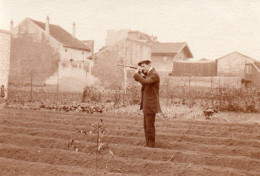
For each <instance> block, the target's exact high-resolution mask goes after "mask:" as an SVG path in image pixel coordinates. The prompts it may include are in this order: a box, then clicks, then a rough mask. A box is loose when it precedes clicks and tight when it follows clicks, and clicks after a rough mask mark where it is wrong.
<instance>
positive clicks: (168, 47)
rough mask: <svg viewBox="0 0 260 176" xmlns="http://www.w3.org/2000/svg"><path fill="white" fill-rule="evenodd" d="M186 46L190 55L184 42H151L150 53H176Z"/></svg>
mask: <svg viewBox="0 0 260 176" xmlns="http://www.w3.org/2000/svg"><path fill="white" fill-rule="evenodd" d="M185 47H187V49H188V52H189V55H190V57H193V56H192V53H191V52H190V50H189V48H188V45H187V43H186V42H182V43H159V42H158V43H153V44H152V53H153V54H154V53H162V54H176V53H179V52H180V51H181V50H182V49H184V48H185Z"/></svg>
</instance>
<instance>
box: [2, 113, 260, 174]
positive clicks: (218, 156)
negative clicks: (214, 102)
mask: <svg viewBox="0 0 260 176" xmlns="http://www.w3.org/2000/svg"><path fill="white" fill-rule="evenodd" d="M100 119H102V122H103V123H102V126H103V127H104V128H105V129H107V131H106V133H105V134H103V137H102V138H100V139H101V141H102V143H104V146H103V147H102V148H101V149H100V152H99V153H97V152H96V150H97V135H96V133H95V131H94V130H95V129H94V128H93V126H96V125H97V124H100ZM83 132H84V133H83ZM72 140H74V141H77V142H76V143H75V142H74V144H73V145H70V144H71V143H72ZM75 148H76V149H77V150H75ZM259 165H260V124H258V123H241V122H225V121H206V120H195V119H188V120H187V119H186V120H184V119H167V118H157V120H156V146H155V148H147V147H145V138H144V132H143V120H142V118H140V117H129V116H113V115H103V114H95V115H90V114H86V113H75V112H69V113H66V112H57V111H54V112H53V111H40V110H26V111H25V110H19V109H15V110H14V109H1V112H0V175H260V168H259Z"/></svg>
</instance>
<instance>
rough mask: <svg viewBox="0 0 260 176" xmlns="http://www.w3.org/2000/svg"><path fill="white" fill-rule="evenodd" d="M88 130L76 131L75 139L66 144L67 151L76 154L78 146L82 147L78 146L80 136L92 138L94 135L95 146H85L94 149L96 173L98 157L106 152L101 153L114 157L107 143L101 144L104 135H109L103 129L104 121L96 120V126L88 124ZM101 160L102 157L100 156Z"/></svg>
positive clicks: (107, 131)
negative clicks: (72, 151)
mask: <svg viewBox="0 0 260 176" xmlns="http://www.w3.org/2000/svg"><path fill="white" fill-rule="evenodd" d="M89 127H90V128H89V129H87V130H79V131H77V135H76V137H74V138H72V139H71V140H70V142H69V143H68V149H69V150H71V149H72V150H74V151H75V152H76V154H77V153H78V151H79V149H80V146H82V144H80V139H82V138H81V137H82V135H83V136H87V135H89V136H92V135H96V144H95V145H93V146H87V148H94V149H95V153H96V160H95V162H96V172H97V169H98V163H99V162H98V161H99V158H100V157H99V156H101V155H105V154H106V152H101V151H108V153H109V155H111V156H112V157H113V156H114V153H113V151H112V150H111V149H110V148H109V145H108V143H105V142H103V140H102V139H103V137H104V136H105V135H106V134H109V130H108V129H107V128H105V125H104V121H103V120H102V119H98V121H97V124H96V125H95V124H92V123H89ZM102 158H103V156H102ZM106 167H107V166H106Z"/></svg>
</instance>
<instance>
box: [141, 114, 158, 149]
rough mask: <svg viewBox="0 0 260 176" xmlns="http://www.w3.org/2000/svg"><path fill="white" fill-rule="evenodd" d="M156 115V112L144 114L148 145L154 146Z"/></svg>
mask: <svg viewBox="0 0 260 176" xmlns="http://www.w3.org/2000/svg"><path fill="white" fill-rule="evenodd" d="M155 115H156V114H144V134H145V139H146V146H147V147H154V145H155V127H154V122H155Z"/></svg>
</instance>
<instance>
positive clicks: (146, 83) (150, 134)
mask: <svg viewBox="0 0 260 176" xmlns="http://www.w3.org/2000/svg"><path fill="white" fill-rule="evenodd" d="M119 66H124V67H129V68H133V69H136V72H135V74H134V79H135V81H137V82H140V83H141V85H142V89H141V94H142V95H141V104H140V110H143V114H144V133H145V139H146V146H147V147H152V148H153V147H154V146H155V126H154V123H155V115H156V113H159V112H161V108H160V103H159V87H160V77H159V75H158V73H157V72H156V71H155V69H154V68H153V67H152V66H151V61H150V60H142V61H140V62H138V66H139V67H140V68H137V67H134V66H125V65H119Z"/></svg>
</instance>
